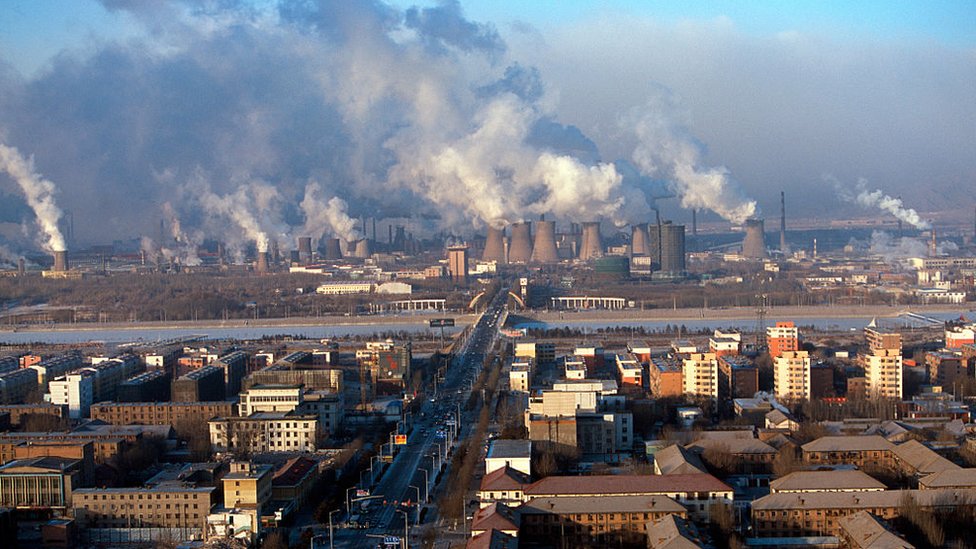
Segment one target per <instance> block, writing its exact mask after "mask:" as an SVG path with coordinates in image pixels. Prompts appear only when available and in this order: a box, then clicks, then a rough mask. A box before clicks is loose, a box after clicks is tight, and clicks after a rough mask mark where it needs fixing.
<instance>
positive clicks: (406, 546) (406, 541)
mask: <svg viewBox="0 0 976 549" xmlns="http://www.w3.org/2000/svg"><path fill="white" fill-rule="evenodd" d="M396 512H397V513H403V549H410V518H409V515H408V514H407V512H406V511H404V510H402V509H397V510H396Z"/></svg>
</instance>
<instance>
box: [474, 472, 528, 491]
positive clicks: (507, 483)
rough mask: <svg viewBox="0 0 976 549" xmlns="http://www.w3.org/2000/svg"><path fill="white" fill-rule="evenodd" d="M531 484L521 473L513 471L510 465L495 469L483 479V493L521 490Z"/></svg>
mask: <svg viewBox="0 0 976 549" xmlns="http://www.w3.org/2000/svg"><path fill="white" fill-rule="evenodd" d="M530 482H531V480H530V479H529V477H527V476H526V475H525V474H524V473H522V472H521V471H517V470H515V469H512V468H511V467H509V466H508V465H506V466H504V467H502V468H500V469H495V470H494V471H492V472H490V473H488V474H487V475H485V476H484V477H482V479H481V491H482V492H497V491H499V490H521V489H522V488H523V487H524V486H526V485H528V484H529V483H530Z"/></svg>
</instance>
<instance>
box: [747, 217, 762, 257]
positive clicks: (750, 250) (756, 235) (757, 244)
mask: <svg viewBox="0 0 976 549" xmlns="http://www.w3.org/2000/svg"><path fill="white" fill-rule="evenodd" d="M744 227H745V231H746V234H745V237H743V239H742V257H746V258H749V259H765V258H766V228H765V223H764V222H763V220H762V219H747V220H746V223H745V225H744Z"/></svg>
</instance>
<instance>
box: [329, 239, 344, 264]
mask: <svg viewBox="0 0 976 549" xmlns="http://www.w3.org/2000/svg"><path fill="white" fill-rule="evenodd" d="M325 258H326V259H342V243H341V242H339V239H338V238H330V239H328V240H326V241H325Z"/></svg>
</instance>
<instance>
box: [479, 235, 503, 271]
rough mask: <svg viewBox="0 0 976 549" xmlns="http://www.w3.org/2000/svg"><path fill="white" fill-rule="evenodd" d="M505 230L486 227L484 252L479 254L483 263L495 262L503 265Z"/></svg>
mask: <svg viewBox="0 0 976 549" xmlns="http://www.w3.org/2000/svg"><path fill="white" fill-rule="evenodd" d="M504 231H505V230H504V229H496V228H495V227H488V236H487V237H486V238H485V250H484V252H482V254H481V259H482V260H483V261H496V262H498V263H499V264H501V263H505V232H504Z"/></svg>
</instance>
